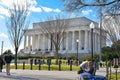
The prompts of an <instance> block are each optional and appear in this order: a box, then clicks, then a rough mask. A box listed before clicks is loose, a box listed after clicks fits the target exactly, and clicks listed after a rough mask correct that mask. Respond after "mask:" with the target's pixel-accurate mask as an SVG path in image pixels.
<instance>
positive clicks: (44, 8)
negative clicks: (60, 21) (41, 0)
mask: <svg viewBox="0 0 120 80" xmlns="http://www.w3.org/2000/svg"><path fill="white" fill-rule="evenodd" d="M41 9H42V10H43V11H45V12H61V10H59V9H58V8H57V9H52V8H49V7H45V6H41Z"/></svg>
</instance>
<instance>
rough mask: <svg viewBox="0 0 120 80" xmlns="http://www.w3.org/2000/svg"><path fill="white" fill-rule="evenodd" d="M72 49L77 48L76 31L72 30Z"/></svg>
mask: <svg viewBox="0 0 120 80" xmlns="http://www.w3.org/2000/svg"><path fill="white" fill-rule="evenodd" d="M72 50H75V32H74V31H73V32H72Z"/></svg>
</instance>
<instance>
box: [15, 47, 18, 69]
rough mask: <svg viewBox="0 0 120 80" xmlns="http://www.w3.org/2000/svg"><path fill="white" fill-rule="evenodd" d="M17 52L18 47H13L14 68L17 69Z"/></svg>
mask: <svg viewBox="0 0 120 80" xmlns="http://www.w3.org/2000/svg"><path fill="white" fill-rule="evenodd" d="M17 52H18V47H16V48H15V69H17Z"/></svg>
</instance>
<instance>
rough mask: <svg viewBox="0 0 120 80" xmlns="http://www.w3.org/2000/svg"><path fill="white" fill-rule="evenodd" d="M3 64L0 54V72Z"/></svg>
mask: <svg viewBox="0 0 120 80" xmlns="http://www.w3.org/2000/svg"><path fill="white" fill-rule="evenodd" d="M3 65H4V61H3V58H2V56H0V72H2V69H3Z"/></svg>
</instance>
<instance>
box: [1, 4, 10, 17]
mask: <svg viewBox="0 0 120 80" xmlns="http://www.w3.org/2000/svg"><path fill="white" fill-rule="evenodd" d="M0 14H2V15H5V16H9V14H8V11H7V9H5V8H4V7H2V6H0Z"/></svg>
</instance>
